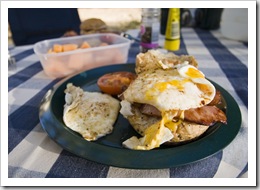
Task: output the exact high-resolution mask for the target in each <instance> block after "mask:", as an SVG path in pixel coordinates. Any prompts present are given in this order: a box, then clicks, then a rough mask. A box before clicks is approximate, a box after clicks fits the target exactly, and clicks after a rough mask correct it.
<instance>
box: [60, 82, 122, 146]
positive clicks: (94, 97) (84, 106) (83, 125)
mask: <svg viewBox="0 0 260 190" xmlns="http://www.w3.org/2000/svg"><path fill="white" fill-rule="evenodd" d="M119 109H120V103H119V101H118V100H117V99H115V98H113V97H112V96H110V95H107V94H102V93H99V92H87V91H83V89H81V88H80V87H76V86H74V85H73V84H71V83H69V84H67V88H66V89H65V105H64V112H63V121H64V123H65V125H66V126H67V127H69V128H70V129H72V130H73V131H76V132H77V133H79V134H81V135H82V137H83V138H84V139H86V140H88V141H94V140H97V139H98V138H100V137H103V136H105V135H107V134H110V133H111V132H112V131H113V125H114V123H115V121H116V119H117V116H118V113H119Z"/></svg>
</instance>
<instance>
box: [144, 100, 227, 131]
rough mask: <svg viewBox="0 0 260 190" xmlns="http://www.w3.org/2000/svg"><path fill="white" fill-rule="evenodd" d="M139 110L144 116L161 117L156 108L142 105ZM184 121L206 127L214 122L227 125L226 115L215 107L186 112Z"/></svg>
mask: <svg viewBox="0 0 260 190" xmlns="http://www.w3.org/2000/svg"><path fill="white" fill-rule="evenodd" d="M139 109H140V111H141V113H143V114H146V115H150V116H156V117H160V116H161V112H160V111H159V110H158V109H157V108H156V107H154V106H152V105H149V104H143V105H141V106H140V108H139ZM184 120H186V121H189V122H193V123H197V124H201V125H208V126H210V125H213V124H214V123H216V122H221V123H225V124H226V123H227V117H226V114H225V113H224V112H223V111H222V110H221V109H219V108H217V107H216V106H203V107H200V108H193V109H189V110H186V111H185V112H184Z"/></svg>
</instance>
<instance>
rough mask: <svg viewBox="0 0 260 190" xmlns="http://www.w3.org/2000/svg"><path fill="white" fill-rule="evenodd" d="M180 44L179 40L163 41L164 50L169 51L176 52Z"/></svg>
mask: <svg viewBox="0 0 260 190" xmlns="http://www.w3.org/2000/svg"><path fill="white" fill-rule="evenodd" d="M180 43H181V41H180V39H176V40H167V39H165V42H164V48H165V49H167V50H169V51H177V50H179V49H180Z"/></svg>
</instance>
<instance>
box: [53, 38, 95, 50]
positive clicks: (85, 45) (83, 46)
mask: <svg viewBox="0 0 260 190" xmlns="http://www.w3.org/2000/svg"><path fill="white" fill-rule="evenodd" d="M90 47H91V46H90V45H89V43H88V42H86V41H84V42H82V44H81V45H80V46H79V45H77V44H53V46H52V48H50V49H49V50H48V53H62V52H66V51H73V50H77V49H86V48H90Z"/></svg>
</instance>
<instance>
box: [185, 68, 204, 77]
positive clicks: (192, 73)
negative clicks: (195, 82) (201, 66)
mask: <svg viewBox="0 0 260 190" xmlns="http://www.w3.org/2000/svg"><path fill="white" fill-rule="evenodd" d="M185 74H186V75H187V76H189V77H191V78H204V74H203V73H202V72H200V71H199V70H198V69H195V68H193V67H189V68H188V70H187V72H186V73H185Z"/></svg>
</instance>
